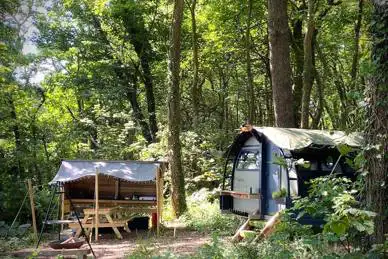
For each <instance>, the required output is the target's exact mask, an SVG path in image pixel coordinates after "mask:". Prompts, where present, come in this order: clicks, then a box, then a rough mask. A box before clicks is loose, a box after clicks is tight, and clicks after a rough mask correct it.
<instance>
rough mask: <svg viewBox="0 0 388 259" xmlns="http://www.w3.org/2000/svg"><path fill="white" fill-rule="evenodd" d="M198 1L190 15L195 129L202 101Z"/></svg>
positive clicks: (193, 2)
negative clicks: (197, 16)
mask: <svg viewBox="0 0 388 259" xmlns="http://www.w3.org/2000/svg"><path fill="white" fill-rule="evenodd" d="M196 5H197V0H192V1H191V6H190V14H191V38H192V44H193V85H192V88H191V98H192V105H193V125H194V127H195V126H196V125H198V123H199V111H200V109H199V105H200V100H201V89H200V85H199V84H198V70H199V61H198V35H197V21H196V17H195V8H196Z"/></svg>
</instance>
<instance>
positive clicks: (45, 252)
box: [12, 248, 90, 259]
mask: <svg viewBox="0 0 388 259" xmlns="http://www.w3.org/2000/svg"><path fill="white" fill-rule="evenodd" d="M35 251H37V253H35ZM88 254H90V248H78V249H57V250H56V249H52V248H43V249H37V250H33V249H26V250H21V251H16V252H13V253H12V256H14V257H23V258H30V257H31V256H32V255H34V256H35V255H36V256H37V257H38V258H39V257H52V256H58V255H63V256H66V257H67V256H75V257H76V258H79V259H81V258H82V259H86V258H87V255H88ZM34 258H35V257H34Z"/></svg>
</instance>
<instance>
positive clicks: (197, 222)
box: [182, 188, 241, 235]
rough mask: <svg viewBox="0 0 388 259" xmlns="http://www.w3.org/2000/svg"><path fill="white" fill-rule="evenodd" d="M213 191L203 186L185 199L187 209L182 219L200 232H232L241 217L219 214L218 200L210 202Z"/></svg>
mask: <svg viewBox="0 0 388 259" xmlns="http://www.w3.org/2000/svg"><path fill="white" fill-rule="evenodd" d="M212 195H214V193H212V192H209V191H208V190H207V189H205V188H203V189H201V190H200V191H198V192H195V193H193V194H192V195H191V196H190V197H188V199H187V205H188V211H187V212H186V213H185V214H184V215H183V216H182V220H183V221H184V222H185V223H186V224H187V226H188V227H190V228H192V229H194V230H197V231H200V232H217V233H219V234H220V235H230V234H233V233H234V231H235V230H236V229H237V227H238V226H239V224H240V223H241V218H240V217H237V216H234V215H228V214H221V212H220V209H219V204H218V200H214V201H213V202H210V201H209V199H212Z"/></svg>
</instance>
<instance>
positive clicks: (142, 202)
mask: <svg viewBox="0 0 388 259" xmlns="http://www.w3.org/2000/svg"><path fill="white" fill-rule="evenodd" d="M71 201H72V202H73V204H78V203H92V204H93V203H94V200H93V199H71ZM99 203H100V205H101V204H151V205H156V201H139V200H134V201H133V200H99Z"/></svg>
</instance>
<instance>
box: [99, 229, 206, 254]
mask: <svg viewBox="0 0 388 259" xmlns="http://www.w3.org/2000/svg"><path fill="white" fill-rule="evenodd" d="M122 234H123V240H117V239H115V237H114V235H113V234H102V235H101V238H100V240H99V242H92V247H93V250H94V252H95V254H96V256H97V257H98V258H106V259H113V258H123V257H125V255H129V254H131V253H132V252H134V251H135V250H136V251H139V250H141V251H143V252H144V253H145V254H147V253H160V254H161V253H165V252H171V253H174V254H179V255H189V254H193V253H195V252H196V250H197V249H198V248H200V247H201V246H202V245H204V244H206V243H208V242H209V241H210V236H209V235H204V234H201V233H198V232H193V231H187V230H177V232H176V237H175V238H174V235H173V231H165V232H164V233H162V234H161V235H160V236H159V237H156V236H155V233H154V232H148V231H142V232H132V233H122Z"/></svg>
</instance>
